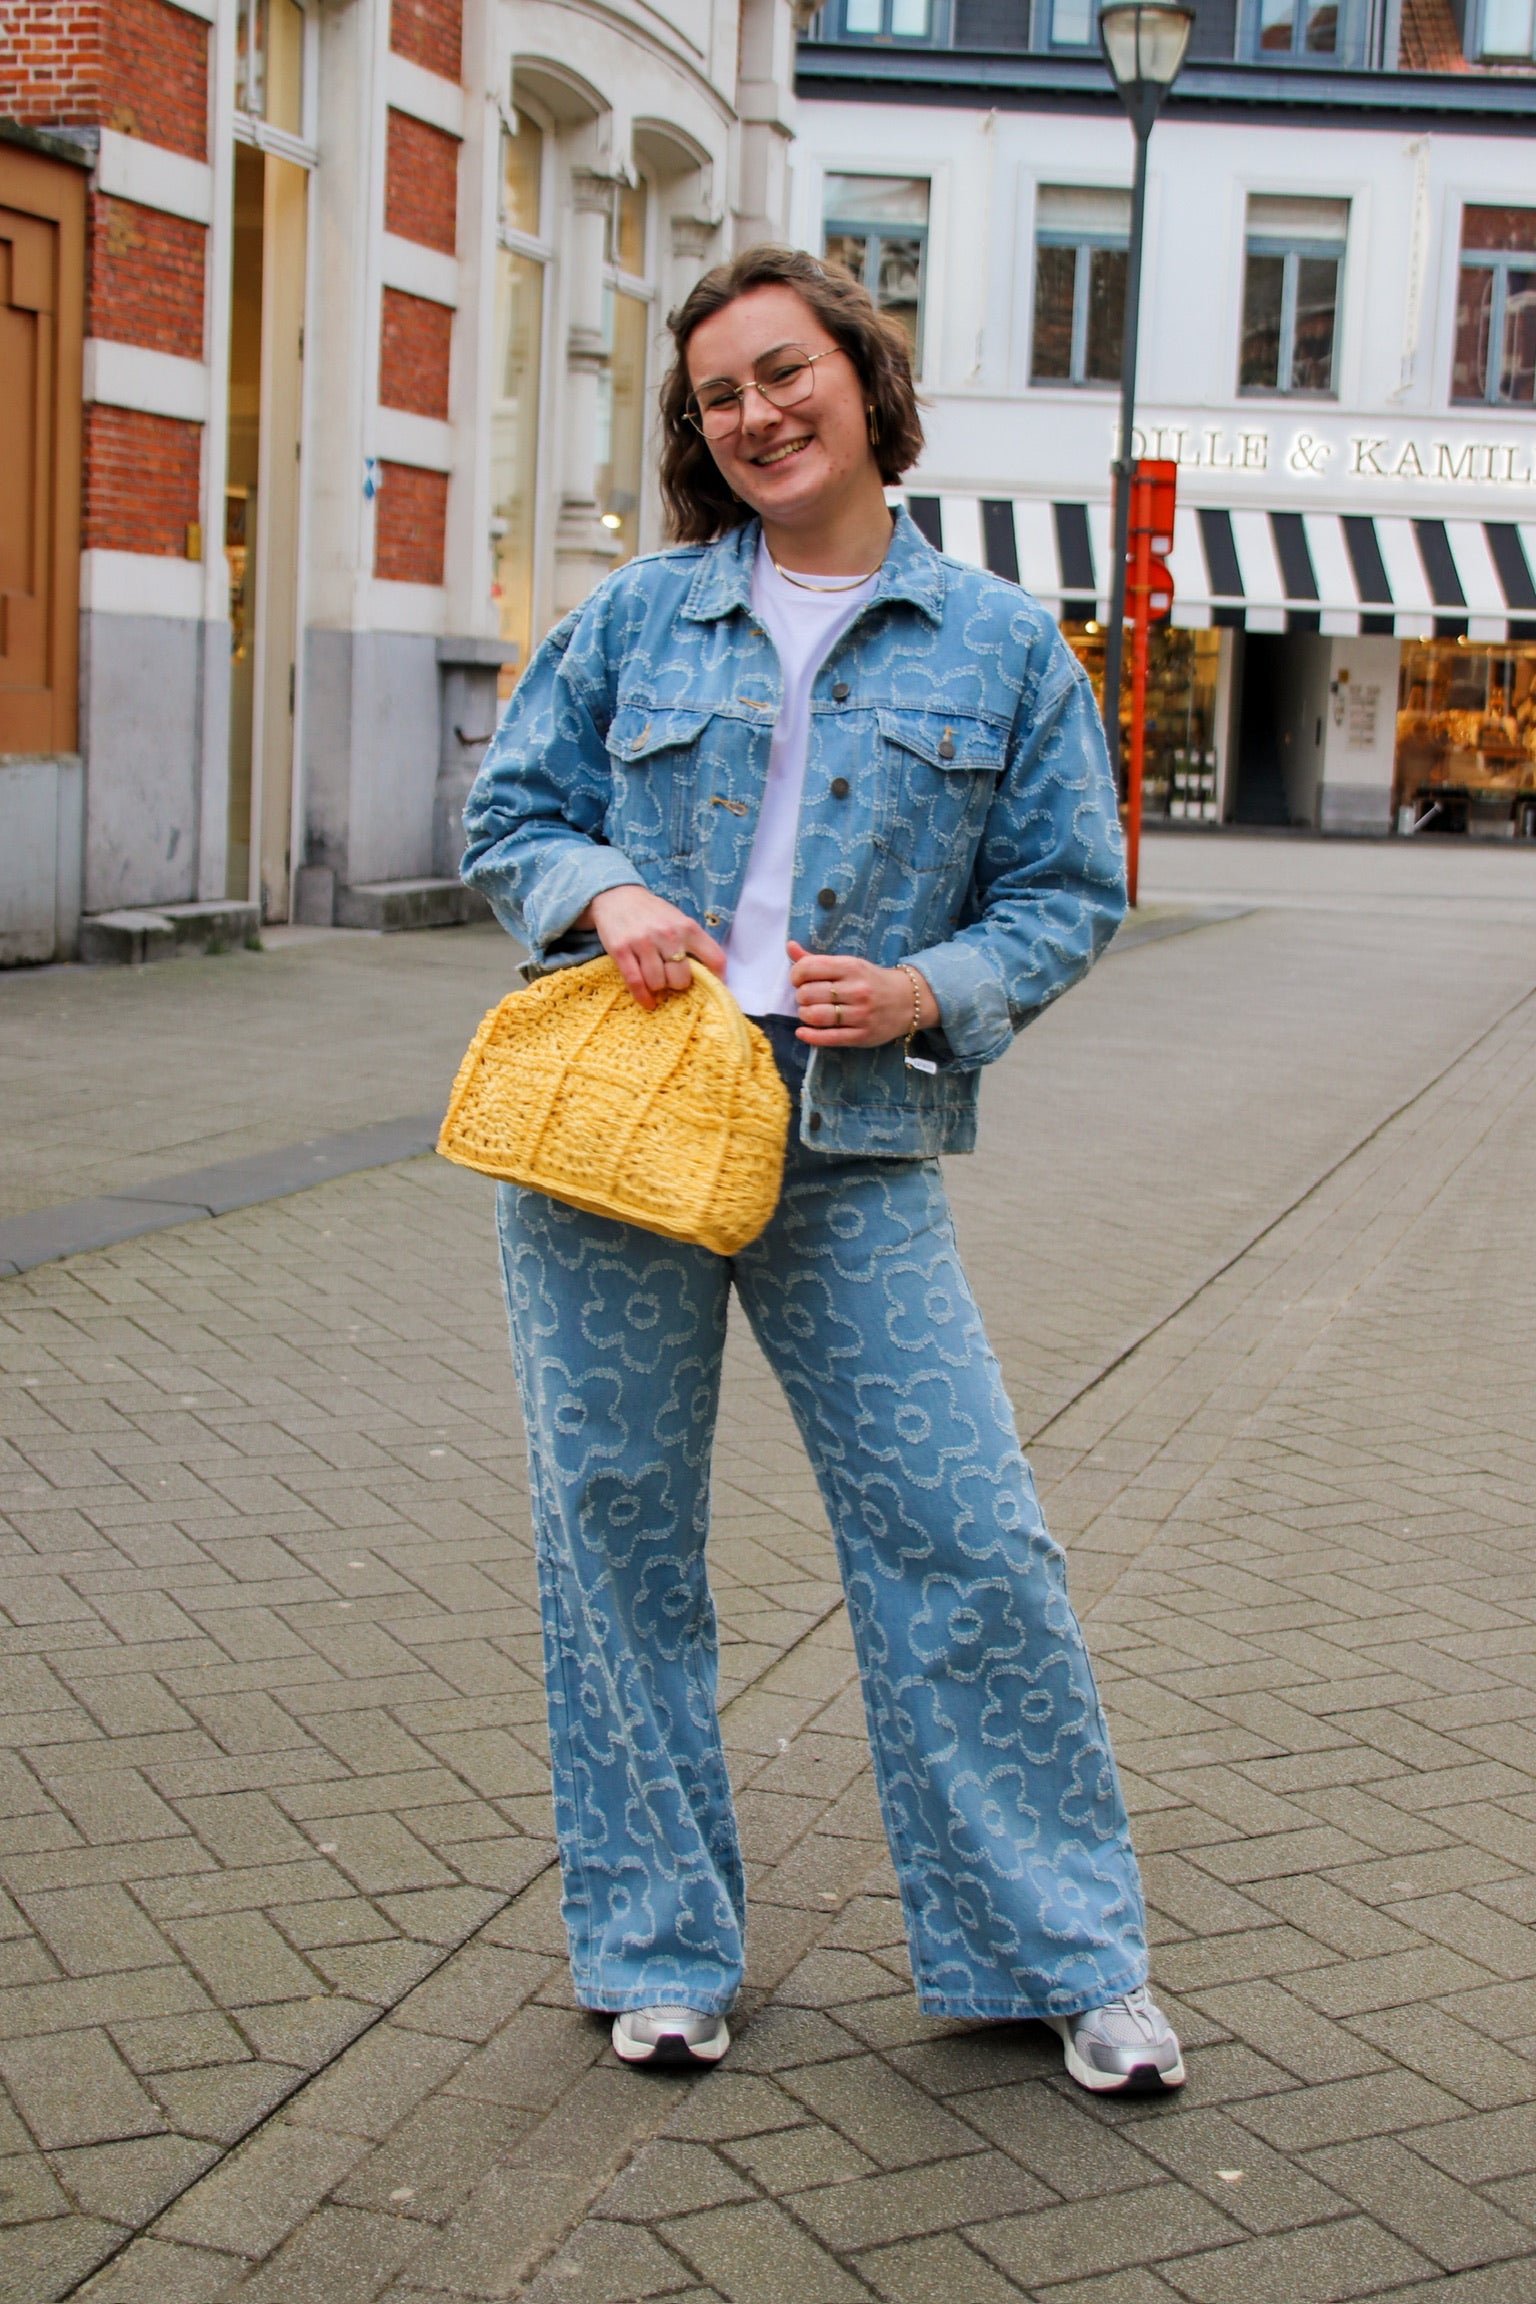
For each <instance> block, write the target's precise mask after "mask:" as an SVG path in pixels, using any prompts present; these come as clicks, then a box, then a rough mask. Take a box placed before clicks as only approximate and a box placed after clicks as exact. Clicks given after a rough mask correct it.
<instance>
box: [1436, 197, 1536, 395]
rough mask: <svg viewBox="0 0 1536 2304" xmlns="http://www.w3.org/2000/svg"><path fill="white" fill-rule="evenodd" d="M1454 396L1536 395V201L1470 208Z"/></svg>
mask: <svg viewBox="0 0 1536 2304" xmlns="http://www.w3.org/2000/svg"><path fill="white" fill-rule="evenodd" d="M1451 398H1452V399H1453V400H1463V401H1468V400H1470V401H1478V400H1481V401H1486V402H1488V403H1490V404H1491V405H1494V406H1501V405H1502V406H1505V407H1520V406H1523V407H1526V408H1529V407H1530V406H1531V404H1532V401H1533V398H1536V208H1464V209H1463V210H1462V217H1461V273H1460V278H1459V280H1458V282H1457V289H1456V349H1455V352H1454V354H1453V356H1452V363H1451Z"/></svg>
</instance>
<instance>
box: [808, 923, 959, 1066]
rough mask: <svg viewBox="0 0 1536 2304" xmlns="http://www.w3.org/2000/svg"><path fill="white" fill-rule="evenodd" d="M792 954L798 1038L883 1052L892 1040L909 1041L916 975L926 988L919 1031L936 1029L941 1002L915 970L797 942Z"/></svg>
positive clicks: (827, 1045) (817, 1045) (819, 1044)
mask: <svg viewBox="0 0 1536 2304" xmlns="http://www.w3.org/2000/svg"><path fill="white" fill-rule="evenodd" d="M788 950H789V957H790V961H791V963H792V965H791V967H790V971H789V980H790V982H791V983H792V984H793V985H794V988H795V1000H796V1003H797V1005H798V1007H799V1010H800V1029H799V1031H798V1032H797V1033H796V1035H795V1037H796V1039H797V1040H806V1041H809V1043H810V1045H811V1046H812V1047H813V1048H883V1047H884V1046H885V1045H886V1043H887V1041H890V1040H905V1038H906V1037H907V1034H908V1033H909V1032H910V1031H911V1029H912V999H913V993H914V991H916V989H917V987H916V986H915V985H914V984H913V981H912V976H913V975H916V976H917V980H918V984H920V985H921V986H922V991H921V994H920V995H919V1004H918V1017H917V1022H918V1028H919V1030H921V1031H924V1032H928V1031H931V1030H932V1029H933V1027H934V1026H935V1025H936V1024H937V1023H938V1021H939V1004H938V1002H937V1000H936V999H935V998H934V996H933V993H932V991H931V990H930V989H929V986H928V982H927V979H926V978H925V977H923V976H922V975H921V974H919V972H918V971H917V970H915V969H914V970H913V971H912V972H911V974H909V973H908V971H907V970H906V969H905V968H877V967H876V966H875V965H874V962H873V961H871V960H855V959H854V957H853V955H852V954H851V953H849V952H807V950H806V949H805V946H804V945H803V944H795V943H791V944H790V945H789V947H788Z"/></svg>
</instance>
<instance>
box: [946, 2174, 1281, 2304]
mask: <svg viewBox="0 0 1536 2304" xmlns="http://www.w3.org/2000/svg"><path fill="white" fill-rule="evenodd" d="M1237 2232H1238V2227H1237V2226H1236V2225H1234V2224H1232V2223H1231V2222H1229V2221H1228V2219H1227V2218H1226V2217H1225V2216H1223V2215H1221V2214H1220V2213H1219V2212H1218V2211H1217V2210H1216V2209H1215V2208H1213V2207H1211V2206H1210V2205H1209V2204H1208V2203H1207V2202H1206V2201H1204V2200H1202V2199H1201V2198H1200V2197H1199V2195H1198V2194H1197V2193H1194V2192H1190V2191H1187V2190H1186V2189H1185V2188H1184V2187H1183V2186H1182V2185H1180V2184H1170V2183H1163V2184H1156V2185H1151V2186H1148V2187H1147V2188H1146V2189H1144V2190H1142V2191H1140V2192H1117V2193H1115V2194H1113V2195H1112V2196H1111V2197H1110V2198H1109V2199H1105V2200H1074V2201H1072V2202H1071V2203H1070V2204H1069V2205H1068V2206H1066V2207H1061V2208H1041V2209H1038V2210H1037V2211H1036V2212H1035V2213H1034V2214H1033V2215H1026V2216H1010V2217H1005V2218H1003V2219H1002V2220H1001V2221H1000V2222H998V2223H995V2224H983V2225H979V2226H976V2227H974V2228H973V2229H972V2231H971V2232H970V2234H969V2237H970V2238H971V2240H973V2241H974V2243H975V2245H976V2246H977V2247H978V2248H979V2249H980V2250H981V2251H982V2253H983V2255H985V2256H987V2257H988V2258H989V2259H990V2260H991V2261H992V2262H993V2263H994V2264H996V2265H997V2266H998V2268H999V2270H1000V2271H1003V2272H1006V2273H1007V2274H1008V2276H1009V2278H1010V2279H1013V2280H1017V2281H1018V2282H1019V2283H1020V2284H1021V2285H1022V2286H1023V2287H1026V2288H1039V2287H1044V2286H1046V2285H1047V2284H1048V2283H1049V2282H1050V2281H1052V2280H1069V2279H1080V2278H1081V2277H1082V2276H1083V2275H1084V2274H1085V2273H1089V2272H1114V2271H1120V2270H1122V2269H1124V2270H1129V2269H1130V2268H1132V2267H1133V2266H1137V2265H1144V2264H1147V2263H1148V2262H1149V2261H1150V2262H1153V2263H1156V2262H1158V2261H1160V2260H1161V2259H1162V2258H1164V2257H1167V2256H1173V2255H1183V2254H1184V2253H1185V2252H1186V2251H1193V2250H1195V2249H1199V2248H1208V2247H1210V2246H1211V2245H1212V2244H1213V2243H1219V2242H1222V2241H1232V2240H1235V2238H1236V2235H1237Z"/></svg>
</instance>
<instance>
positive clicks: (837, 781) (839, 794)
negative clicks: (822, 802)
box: [832, 776, 848, 800]
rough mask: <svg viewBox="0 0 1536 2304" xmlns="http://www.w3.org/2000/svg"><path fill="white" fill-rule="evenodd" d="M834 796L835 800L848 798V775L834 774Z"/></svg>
mask: <svg viewBox="0 0 1536 2304" xmlns="http://www.w3.org/2000/svg"><path fill="white" fill-rule="evenodd" d="M832 797H833V799H834V800H846V799H847V797H848V779H847V777H846V776H834V777H833V779H832Z"/></svg>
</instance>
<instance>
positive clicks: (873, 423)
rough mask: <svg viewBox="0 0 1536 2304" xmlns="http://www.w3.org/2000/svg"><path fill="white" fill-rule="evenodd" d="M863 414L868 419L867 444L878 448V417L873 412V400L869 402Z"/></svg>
mask: <svg viewBox="0 0 1536 2304" xmlns="http://www.w3.org/2000/svg"><path fill="white" fill-rule="evenodd" d="M865 414H866V416H867V418H868V420H869V444H870V446H871V448H878V447H879V445H880V419H879V417H878V416H877V415H876V413H875V404H874V402H873V400H871V402H870V403H869V406H868V408H867V409H866V410H865Z"/></svg>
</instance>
